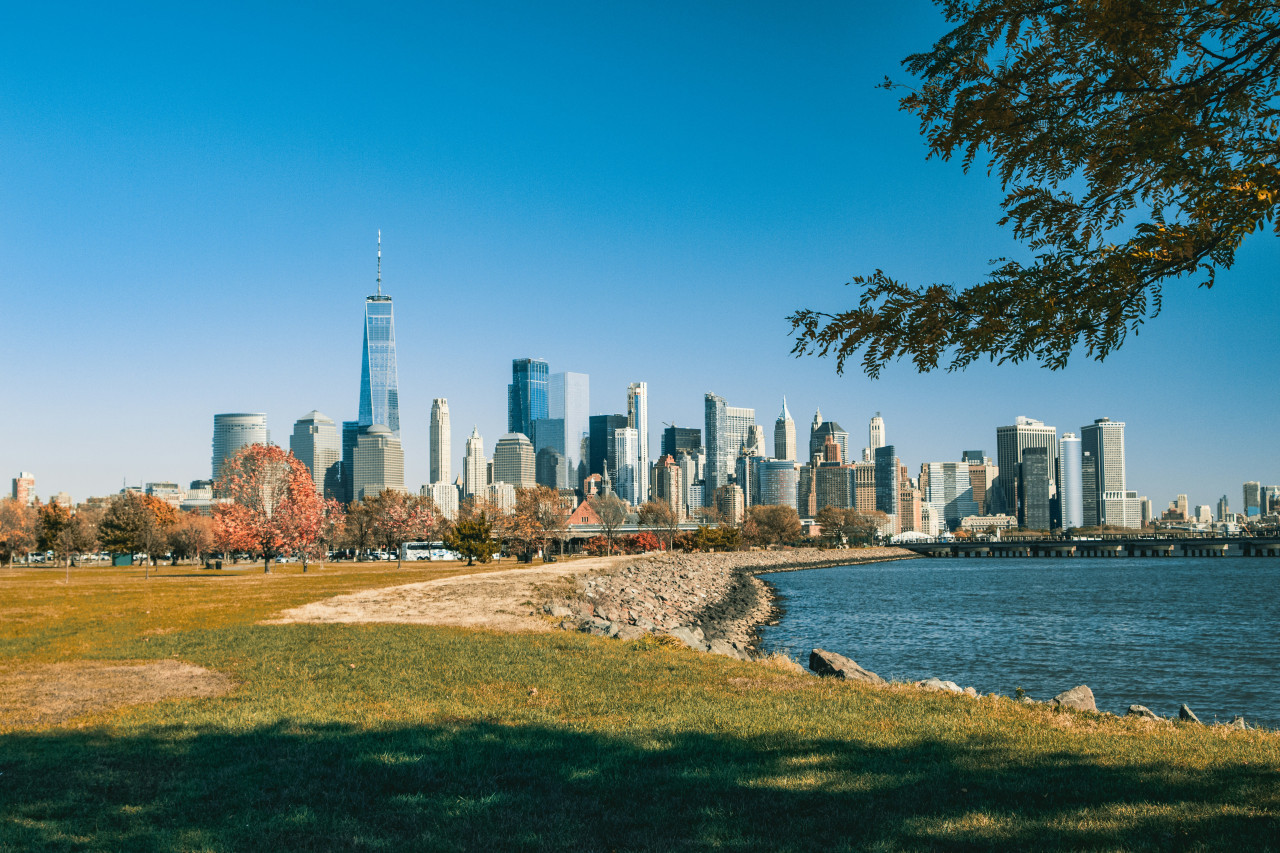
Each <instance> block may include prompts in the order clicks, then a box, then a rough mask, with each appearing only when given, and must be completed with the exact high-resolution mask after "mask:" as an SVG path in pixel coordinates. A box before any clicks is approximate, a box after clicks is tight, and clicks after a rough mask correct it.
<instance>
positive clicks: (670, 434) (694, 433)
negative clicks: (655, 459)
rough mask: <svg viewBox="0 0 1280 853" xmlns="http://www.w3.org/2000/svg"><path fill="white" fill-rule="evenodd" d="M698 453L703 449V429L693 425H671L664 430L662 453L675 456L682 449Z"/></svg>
mask: <svg viewBox="0 0 1280 853" xmlns="http://www.w3.org/2000/svg"><path fill="white" fill-rule="evenodd" d="M682 450H683V451H688V452H690V453H698V452H701V450H702V430H700V429H694V428H692V427H678V426H669V427H667V428H666V429H665V430H663V431H662V455H663V456H670V457H672V458H675V457H677V456H679V455H680V451H682Z"/></svg>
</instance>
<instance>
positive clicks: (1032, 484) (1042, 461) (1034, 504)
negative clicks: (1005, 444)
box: [1018, 447, 1053, 530]
mask: <svg viewBox="0 0 1280 853" xmlns="http://www.w3.org/2000/svg"><path fill="white" fill-rule="evenodd" d="M1052 493H1053V465H1052V464H1051V462H1050V459H1049V448H1048V447H1027V448H1026V449H1024V450H1023V451H1022V462H1021V464H1020V475H1019V477H1018V495H1019V496H1020V498H1021V502H1022V504H1021V509H1022V513H1023V521H1022V522H1021V524H1022V526H1023V527H1025V528H1027V529H1028V530H1048V529H1049V528H1050V526H1051V525H1052V518H1053V515H1052V511H1051V510H1052V507H1051V505H1050V500H1051V498H1052Z"/></svg>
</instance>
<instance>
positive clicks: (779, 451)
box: [773, 397, 797, 462]
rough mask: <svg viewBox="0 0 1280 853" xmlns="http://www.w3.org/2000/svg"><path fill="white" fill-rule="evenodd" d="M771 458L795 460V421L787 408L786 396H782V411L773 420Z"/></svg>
mask: <svg viewBox="0 0 1280 853" xmlns="http://www.w3.org/2000/svg"><path fill="white" fill-rule="evenodd" d="M773 458H774V459H782V460H790V461H792V462H794V461H796V459H797V457H796V422H795V420H794V419H793V418H792V417H791V410H790V409H788V408H787V398H786V397H783V398H782V411H781V412H779V413H778V419H777V420H775V421H774V422H773Z"/></svg>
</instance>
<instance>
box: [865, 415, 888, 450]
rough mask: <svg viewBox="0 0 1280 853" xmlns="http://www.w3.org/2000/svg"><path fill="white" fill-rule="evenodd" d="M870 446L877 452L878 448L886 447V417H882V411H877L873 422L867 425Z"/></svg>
mask: <svg viewBox="0 0 1280 853" xmlns="http://www.w3.org/2000/svg"><path fill="white" fill-rule="evenodd" d="M867 439H868V442H869V443H868V445H867V446H868V447H870V448H871V452H872V453H875V452H876V450H877V449H878V448H881V447H884V418H882V417H880V413H879V412H876V416H875V417H874V418H872V419H871V424H870V425H869V426H868V427H867Z"/></svg>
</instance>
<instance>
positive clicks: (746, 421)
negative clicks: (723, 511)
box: [703, 392, 756, 506]
mask: <svg viewBox="0 0 1280 853" xmlns="http://www.w3.org/2000/svg"><path fill="white" fill-rule="evenodd" d="M704 412H705V418H706V430H705V432H704V434H705V436H706V441H707V471H706V488H705V489H704V490H703V499H704V500H706V501H708V502H711V501H714V500H715V494H716V490H717V489H719V488H720V487H721V486H724V485H727V484H728V482H729V475H730V473H732V472H733V466H734V463H735V462H736V461H737V458H738V451H739V450H740V449H742V446H743V445H744V444H746V442H747V438H748V436H749V435H750V432H751V427H752V425H753V424H755V422H756V410H755V409H747V408H741V407H738V406H730V405H729V404H728V403H726V402H725V400H724V398H723V397H718V396H716V395H715V394H712V393H711V392H707V395H706V398H705V400H704ZM708 505H709V506H710V505H712V504H711V503H708Z"/></svg>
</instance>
